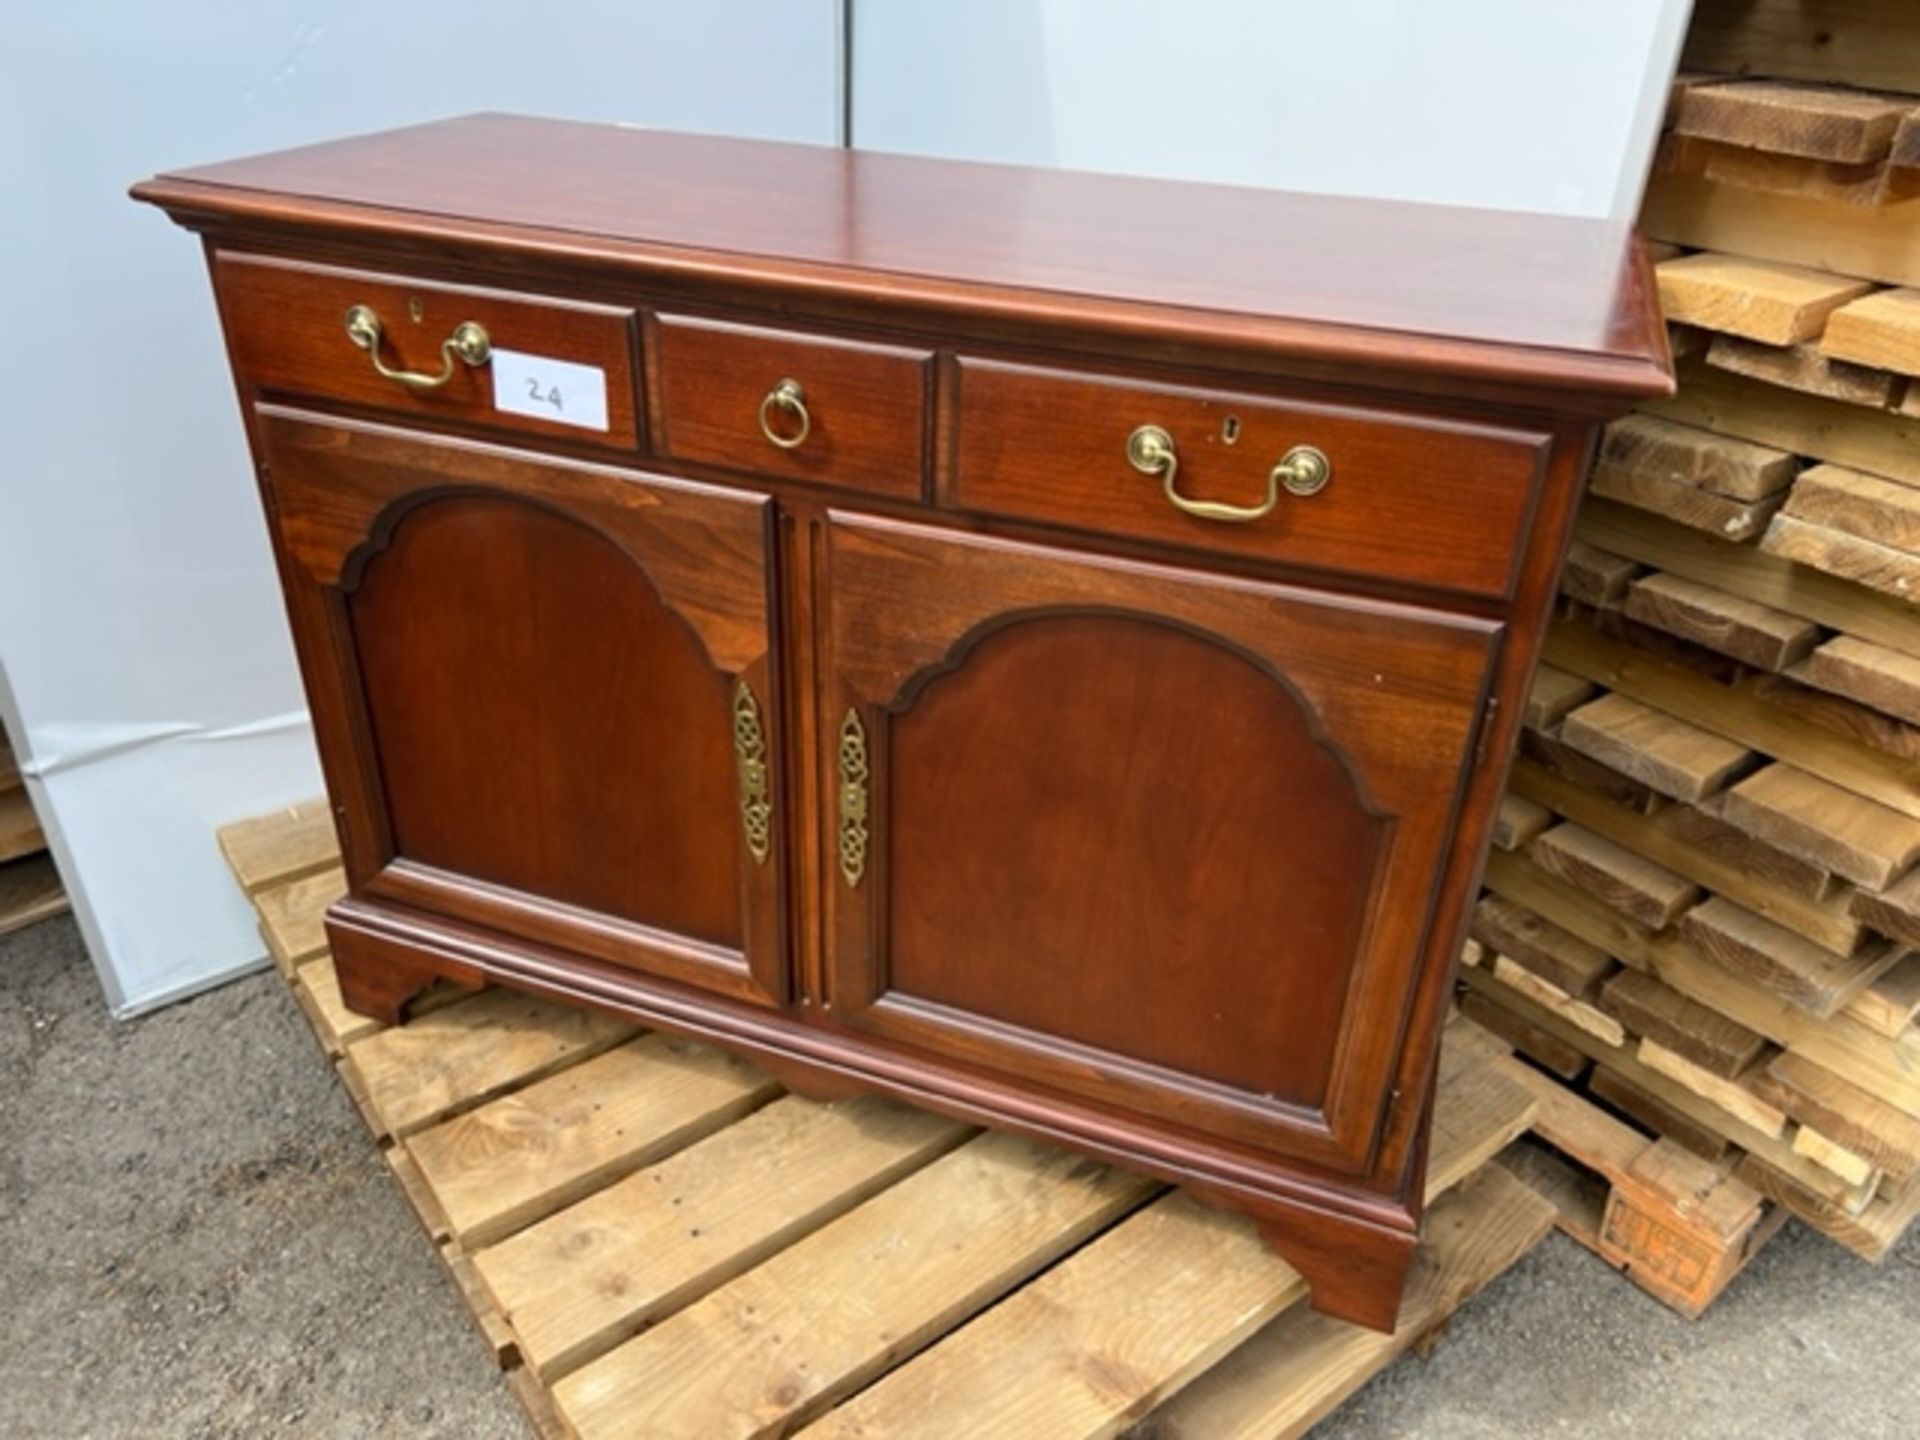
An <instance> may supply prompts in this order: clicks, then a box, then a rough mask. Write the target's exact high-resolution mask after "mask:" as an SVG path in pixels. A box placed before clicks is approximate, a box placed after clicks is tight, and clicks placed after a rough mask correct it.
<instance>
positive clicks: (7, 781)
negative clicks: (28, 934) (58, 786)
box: [0, 735, 68, 935]
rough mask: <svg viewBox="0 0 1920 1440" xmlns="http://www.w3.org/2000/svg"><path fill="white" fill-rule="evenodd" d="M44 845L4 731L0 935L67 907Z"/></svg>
mask: <svg viewBox="0 0 1920 1440" xmlns="http://www.w3.org/2000/svg"><path fill="white" fill-rule="evenodd" d="M46 848H47V840H46V836H45V835H44V834H42V833H41V830H40V822H39V820H38V819H37V818H36V817H35V816H34V813H33V806H32V805H31V804H29V803H28V800H27V788H26V782H25V780H24V779H22V778H21V775H20V767H19V765H18V764H17V763H15V761H14V758H13V751H12V750H11V749H10V748H9V747H8V744H7V740H6V737H5V736H4V735H0V935H5V934H6V933H7V932H8V931H11V930H18V929H20V928H21V927H22V926H26V925H31V924H33V923H34V922H35V921H36V920H45V919H47V918H49V917H50V916H54V915H59V914H63V913H64V912H65V911H66V909H67V908H68V907H67V894H66V891H65V890H64V889H63V888H61V884H60V876H59V875H58V873H56V872H55V870H54V868H53V861H52V859H51V858H50V857H49V856H48V855H47V853H46Z"/></svg>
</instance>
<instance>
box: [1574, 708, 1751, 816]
mask: <svg viewBox="0 0 1920 1440" xmlns="http://www.w3.org/2000/svg"><path fill="white" fill-rule="evenodd" d="M1560 739H1561V742H1562V743H1563V744H1566V745H1571V746H1572V747H1573V748H1574V749H1576V750H1578V751H1580V752H1582V753H1583V754H1586V755H1590V756H1592V757H1593V758H1594V759H1595V760H1598V761H1600V762H1601V763H1602V764H1603V765H1611V766H1612V767H1613V768H1614V769H1616V770H1619V771H1621V772H1622V773H1624V774H1627V775H1631V776H1632V777H1633V778H1634V779H1636V780H1639V781H1642V782H1644V783H1645V784H1647V785H1650V786H1652V787H1653V788H1654V789H1655V790H1658V791H1659V792H1660V793H1661V794H1663V795H1670V796H1672V797H1673V798H1674V799H1676V800H1687V801H1698V800H1702V799H1704V798H1706V797H1707V796H1708V795H1711V794H1713V793H1714V792H1715V791H1717V790H1719V789H1720V788H1721V787H1722V786H1724V785H1725V784H1726V783H1727V782H1728V781H1729V780H1731V779H1733V778H1734V777H1735V776H1736V775H1738V774H1740V773H1741V772H1742V771H1744V770H1746V769H1748V768H1749V767H1750V765H1751V764H1752V762H1753V760H1754V758H1755V757H1754V756H1753V752H1752V751H1750V750H1748V749H1747V748H1746V747H1745V746H1743V745H1736V744H1734V743H1733V742H1732V741H1731V740H1726V739H1723V738H1721V737H1720V736H1718V735H1715V734H1714V733H1713V732H1712V731H1710V730H1702V729H1701V728H1700V727H1699V726H1697V725H1689V724H1687V723H1686V722H1685V721H1684V720H1676V719H1674V718H1673V717H1672V716H1671V715H1668V714H1666V713H1664V712H1663V711H1659V710H1655V709H1654V708H1652V707H1651V706H1649V705H1643V704H1641V703H1640V702H1639V701H1637V700H1630V699H1628V698H1627V697H1626V696H1624V695H1603V696H1601V697H1600V698H1599V699H1598V700H1594V701H1590V702H1589V703H1588V704H1585V705H1582V706H1581V707H1580V708H1579V709H1578V710H1575V711H1572V712H1571V713H1570V714H1569V715H1568V716H1567V718H1566V719H1565V720H1564V721H1563V722H1562V723H1561V726H1560Z"/></svg>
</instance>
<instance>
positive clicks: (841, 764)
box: [834, 710, 868, 889]
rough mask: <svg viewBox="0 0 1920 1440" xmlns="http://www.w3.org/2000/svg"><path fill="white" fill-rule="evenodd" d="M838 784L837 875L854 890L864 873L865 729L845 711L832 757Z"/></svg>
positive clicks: (853, 714) (853, 713) (851, 712)
mask: <svg viewBox="0 0 1920 1440" xmlns="http://www.w3.org/2000/svg"><path fill="white" fill-rule="evenodd" d="M834 760H835V765H834V768H835V770H836V771H837V772H838V777H839V780H840V797H839V798H840V804H839V810H840V824H839V827H838V830H839V833H838V835H837V836H836V839H837V840H838V842H839V850H840V874H841V876H842V877H843V878H844V879H845V880H846V882H847V886H848V888H849V889H856V888H858V887H859V884H860V877H861V876H862V875H864V874H866V873H867V837H868V831H867V774H868V771H867V727H866V726H864V725H862V724H861V723H860V714H859V712H858V711H856V710H848V711H847V713H846V715H845V716H844V717H843V718H842V719H841V721H840V744H839V749H838V752H837V754H836V755H835V757H834Z"/></svg>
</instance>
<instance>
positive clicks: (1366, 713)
mask: <svg viewBox="0 0 1920 1440" xmlns="http://www.w3.org/2000/svg"><path fill="white" fill-rule="evenodd" d="M827 569H828V580H827V588H826V596H827V599H826V605H827V610H828V619H829V624H828V633H829V643H830V647H831V653H830V657H829V658H830V664H831V676H832V681H833V683H830V684H829V685H828V686H827V692H828V693H827V694H826V696H825V702H826V705H827V707H828V709H829V712H830V713H829V714H828V715H827V716H824V717H823V728H824V729H825V730H826V731H827V732H828V733H830V734H832V735H833V736H834V741H835V743H834V747H833V753H832V754H831V755H830V756H829V757H827V760H826V762H825V763H827V764H828V765H829V767H830V770H831V773H830V774H829V775H828V776H827V777H826V781H827V787H828V788H827V789H826V790H825V792H824V793H827V794H829V795H837V796H838V797H839V803H838V805H837V807H836V809H835V813H834V814H832V815H830V816H829V817H827V821H828V830H827V834H826V835H825V836H824V837H823V840H824V843H825V844H826V845H827V846H828V853H829V854H831V855H833V856H834V857H835V858H836V859H837V860H838V861H839V862H840V863H839V864H838V866H837V867H836V872H835V873H830V875H829V882H830V889H831V894H830V896H829V902H828V912H829V934H830V945H829V965H828V974H829V978H830V982H831V983H830V996H829V1000H830V1006H831V1013H832V1014H833V1015H834V1016H835V1017H837V1020H838V1023H840V1024H843V1025H848V1026H852V1027H855V1028H858V1029H861V1030H864V1031H868V1032H870V1033H875V1034H879V1035H884V1036H887V1037H890V1038H891V1039H893V1040H895V1041H898V1042H899V1043H901V1044H902V1045H904V1046H907V1047H910V1048H915V1049H922V1050H929V1051H933V1052H937V1053H940V1054H943V1055H946V1056H949V1057H952V1058H955V1059H959V1060H962V1061H971V1062H974V1063H977V1064H980V1065H981V1066H983V1067H985V1068H989V1069H992V1070H994V1071H996V1072H1000V1073H1009V1072H1010V1073H1014V1074H1018V1075H1021V1076H1023V1077H1025V1078H1027V1079H1029V1080H1030V1081H1032V1082H1033V1083H1034V1084H1035V1085H1036V1086H1037V1087H1044V1088H1047V1089H1052V1090H1058V1091H1066V1092H1071V1093H1073V1094H1075V1095H1077V1096H1079V1097H1082V1098H1090V1099H1093V1100H1095V1101H1096V1102H1100V1103H1104V1104H1107V1105H1109V1106H1112V1107H1113V1108H1115V1109H1117V1110H1123V1111H1131V1112H1135V1113H1148V1114H1152V1115H1155V1116H1156V1117H1159V1118H1162V1119H1169V1120H1172V1121H1174V1122H1175V1123H1178V1122H1179V1121H1180V1120H1182V1119H1184V1120H1186V1121H1187V1122H1188V1123H1190V1124H1191V1125H1192V1126H1193V1127H1194V1128H1195V1129H1196V1130H1198V1131H1204V1132H1208V1133H1212V1134H1217V1135H1222V1136H1225V1137H1227V1138H1230V1139H1233V1140H1237V1141H1239V1142H1240V1143H1243V1144H1245V1145H1247V1146H1249V1147H1250V1148H1255V1149H1266V1150H1279V1151H1284V1152H1285V1153H1288V1154H1292V1155H1299V1156H1302V1157H1305V1158H1307V1159H1310V1160H1313V1161H1316V1162H1318V1163H1322V1164H1325V1165H1327V1166H1329V1167H1331V1168H1339V1169H1345V1170H1351V1171H1359V1170H1364V1169H1365V1168H1366V1167H1367V1164H1368V1161H1369V1157H1370V1153H1371V1146H1372V1144H1373V1140H1374V1137H1375V1135H1376V1133H1377V1131H1378V1128H1379V1124H1380V1121H1381V1119H1382V1117H1383V1115H1384V1111H1385V1107H1386V1106H1387V1104H1388V1102H1389V1099H1390V1093H1391V1088H1392V1077H1393V1071H1394V1064H1395V1062H1396V1060H1397V1059H1398V1054H1399V1045H1398V1036H1399V1033H1400V1029H1401V1026H1402V1024H1403V1021H1404V1011H1405V1007H1406V1005H1407V1003H1408V997H1409V996H1410V995H1411V994H1413V993H1415V991H1416V989H1417V986H1416V985H1415V984H1414V977H1415V975H1416V974H1417V973H1418V972H1420V971H1421V970H1422V969H1423V967H1425V966H1427V965H1429V964H1434V963H1444V961H1443V960H1441V959H1440V957H1437V956H1436V955H1435V954H1433V953H1431V947H1430V944H1429V941H1430V935H1429V925H1428V910H1429V898H1428V897H1429V895H1430V893H1431V891H1432V888H1433V884H1434V880H1435V878H1436V874H1437V871H1438V869H1439V868H1440V867H1441V866H1442V865H1443V864H1444V862H1445V858H1446V856H1447V854H1448V852H1449V842H1450V840H1451V829H1452V820H1453V816H1454V813H1455V810H1456V806H1457V801H1458V795H1459V791H1460V787H1461V777H1462V775H1463V773H1464V771H1465V769H1466V767H1467V762H1468V760H1469V752H1470V750H1471V748H1472V744H1473V738H1474V736H1475V734H1476V732H1477V728H1478V723H1479V716H1480V711H1481V705H1482V698H1483V694H1484V689H1485V685H1486V677H1487V673H1488V670H1489V668H1490V666H1491V662H1492V658H1493V655H1494V650H1495V646H1496V644H1497V641H1498V638H1499V627H1498V625H1497V624H1495V623H1492V622H1487V621H1482V620H1478V619H1473V618H1470V617H1462V616H1455V615H1450V614H1445V613H1441V612H1425V611H1415V610H1412V609H1410V608H1409V607H1404V606H1393V605H1383V604H1377V603H1374V602H1367V601H1358V600H1354V599H1351V598H1348V597H1341V596H1336V595H1330V594H1326V593H1322V592H1315V591H1311V590H1303V589H1297V588H1293V587H1288V586H1280V585H1274V584H1269V583H1265V582H1259V581H1252V580H1241V579H1235V578H1232V577H1225V576H1219V575H1209V574H1201V573H1196V572H1186V571H1180V570H1174V569H1168V568H1162V567H1157V566H1150V565H1143V564H1138V563H1134V562H1128V561H1117V560H1112V559H1103V558H1100V557H1095V556H1088V555H1081V554H1076V553H1072V552H1067V551H1062V550H1055V549H1051V548H1047V547H1040V546H1032V545H1024V544H1016V543H1012V542H1006V541H999V540H993V539H987V538H982V537H975V536H963V535H958V534H953V533H948V532H941V531H936V530H931V529H923V528H920V527H916V526H910V525H905V524H900V523H896V522H890V521H883V520H876V519H867V518H862V517H855V516H851V515H835V516H834V517H833V522H832V524H831V526H830V541H829V545H828V565H827ZM850 759H851V760H852V761H853V762H854V763H851V764H850V763H849V761H850ZM850 776H851V777H852V778H851V780H850V778H849V777H850ZM855 792H860V793H855ZM849 809H851V810H852V811H853V812H855V814H856V818H857V819H858V821H859V823H858V824H857V825H856V826H854V827H852V828H851V829H850V828H849V827H848V825H847V823H846V821H847V819H848V812H849ZM850 842H852V843H851V845H850ZM849 862H854V863H849Z"/></svg>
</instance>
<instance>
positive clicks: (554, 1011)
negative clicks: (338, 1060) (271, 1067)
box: [347, 990, 634, 1136]
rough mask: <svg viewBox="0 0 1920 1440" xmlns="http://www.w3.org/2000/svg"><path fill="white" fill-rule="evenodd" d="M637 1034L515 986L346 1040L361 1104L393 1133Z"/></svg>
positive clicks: (620, 1023)
mask: <svg viewBox="0 0 1920 1440" xmlns="http://www.w3.org/2000/svg"><path fill="white" fill-rule="evenodd" d="M633 1033H634V1030H633V1026H631V1025H629V1024H627V1023H626V1022H625V1021H621V1020H614V1019H610V1018H608V1017H607V1016H605V1015H601V1014H598V1013H596V1012H594V1011H591V1010H576V1009H567V1008H562V1007H559V1006H556V1005H554V1004H552V1003H551V1002H549V1001H545V1000H540V999H537V998H535V997H533V996H530V995H521V994H518V993H516V992H514V991H511V990H485V991H482V992H481V993H480V994H478V995H474V996H471V997H470V998H467V999H463V1000H461V1001H459V1002H458V1003H457V1004H454V1005H449V1006H447V1007H446V1008H445V1009H441V1010H436V1011H434V1012H433V1013H431V1014H428V1015H422V1016H420V1017H419V1018H417V1019H414V1020H412V1021H409V1022H408V1023H407V1024H405V1025H401V1026H396V1027H394V1028H392V1029H387V1030H381V1031H378V1032H377V1033H375V1034H372V1035H369V1036H367V1037H366V1038H365V1039H362V1040H357V1041H355V1042H354V1043H353V1044H351V1045H350V1046H348V1047H347V1058H348V1059H349V1060H351V1061H352V1063H353V1066H354V1068H355V1070H356V1071H357V1072H358V1074H359V1076H360V1080H361V1083H362V1085H363V1086H364V1093H365V1095H366V1099H367V1103H368V1105H369V1106H370V1107H371V1109H372V1113H373V1114H374V1116H375V1117H376V1119H377V1121H378V1123H379V1126H380V1128H381V1129H382V1130H383V1131H384V1132H385V1133H386V1134H389V1135H395V1136H403V1135H409V1134H411V1133H412V1132H413V1131H415V1130H420V1129H424V1128H425V1127H426V1126H428V1125H431V1124H433V1123H434V1122H435V1121H436V1120H443V1119H445V1118H446V1117H447V1116H449V1115H452V1114H454V1113H456V1112H458V1111H461V1110H469V1109H472V1108H473V1107H475V1106H477V1105H482V1104H485V1103H486V1102H487V1101H488V1100H491V1099H492V1098H493V1097H494V1096H496V1095H499V1094H501V1093H502V1092H504V1091H506V1090H509V1089H511V1088H512V1087H514V1086H515V1085H521V1084H525V1083H526V1082H527V1081H529V1080H538V1079H539V1078H541V1077H542V1076H543V1075H547V1074H550V1073H552V1072H553V1071H555V1070H557V1069H559V1068H560V1067H561V1066H563V1065H567V1064H570V1063H574V1062H577V1061H580V1060H585V1059H589V1058H591V1057H592V1056H594V1055H597V1054H599V1053H600V1052H601V1051H602V1050H609V1049H611V1048H613V1047H614V1046H615V1045H618V1044H619V1043H620V1042H621V1041H623V1040H625V1039H627V1038H628V1037H629V1036H631V1035H632V1034H633Z"/></svg>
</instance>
